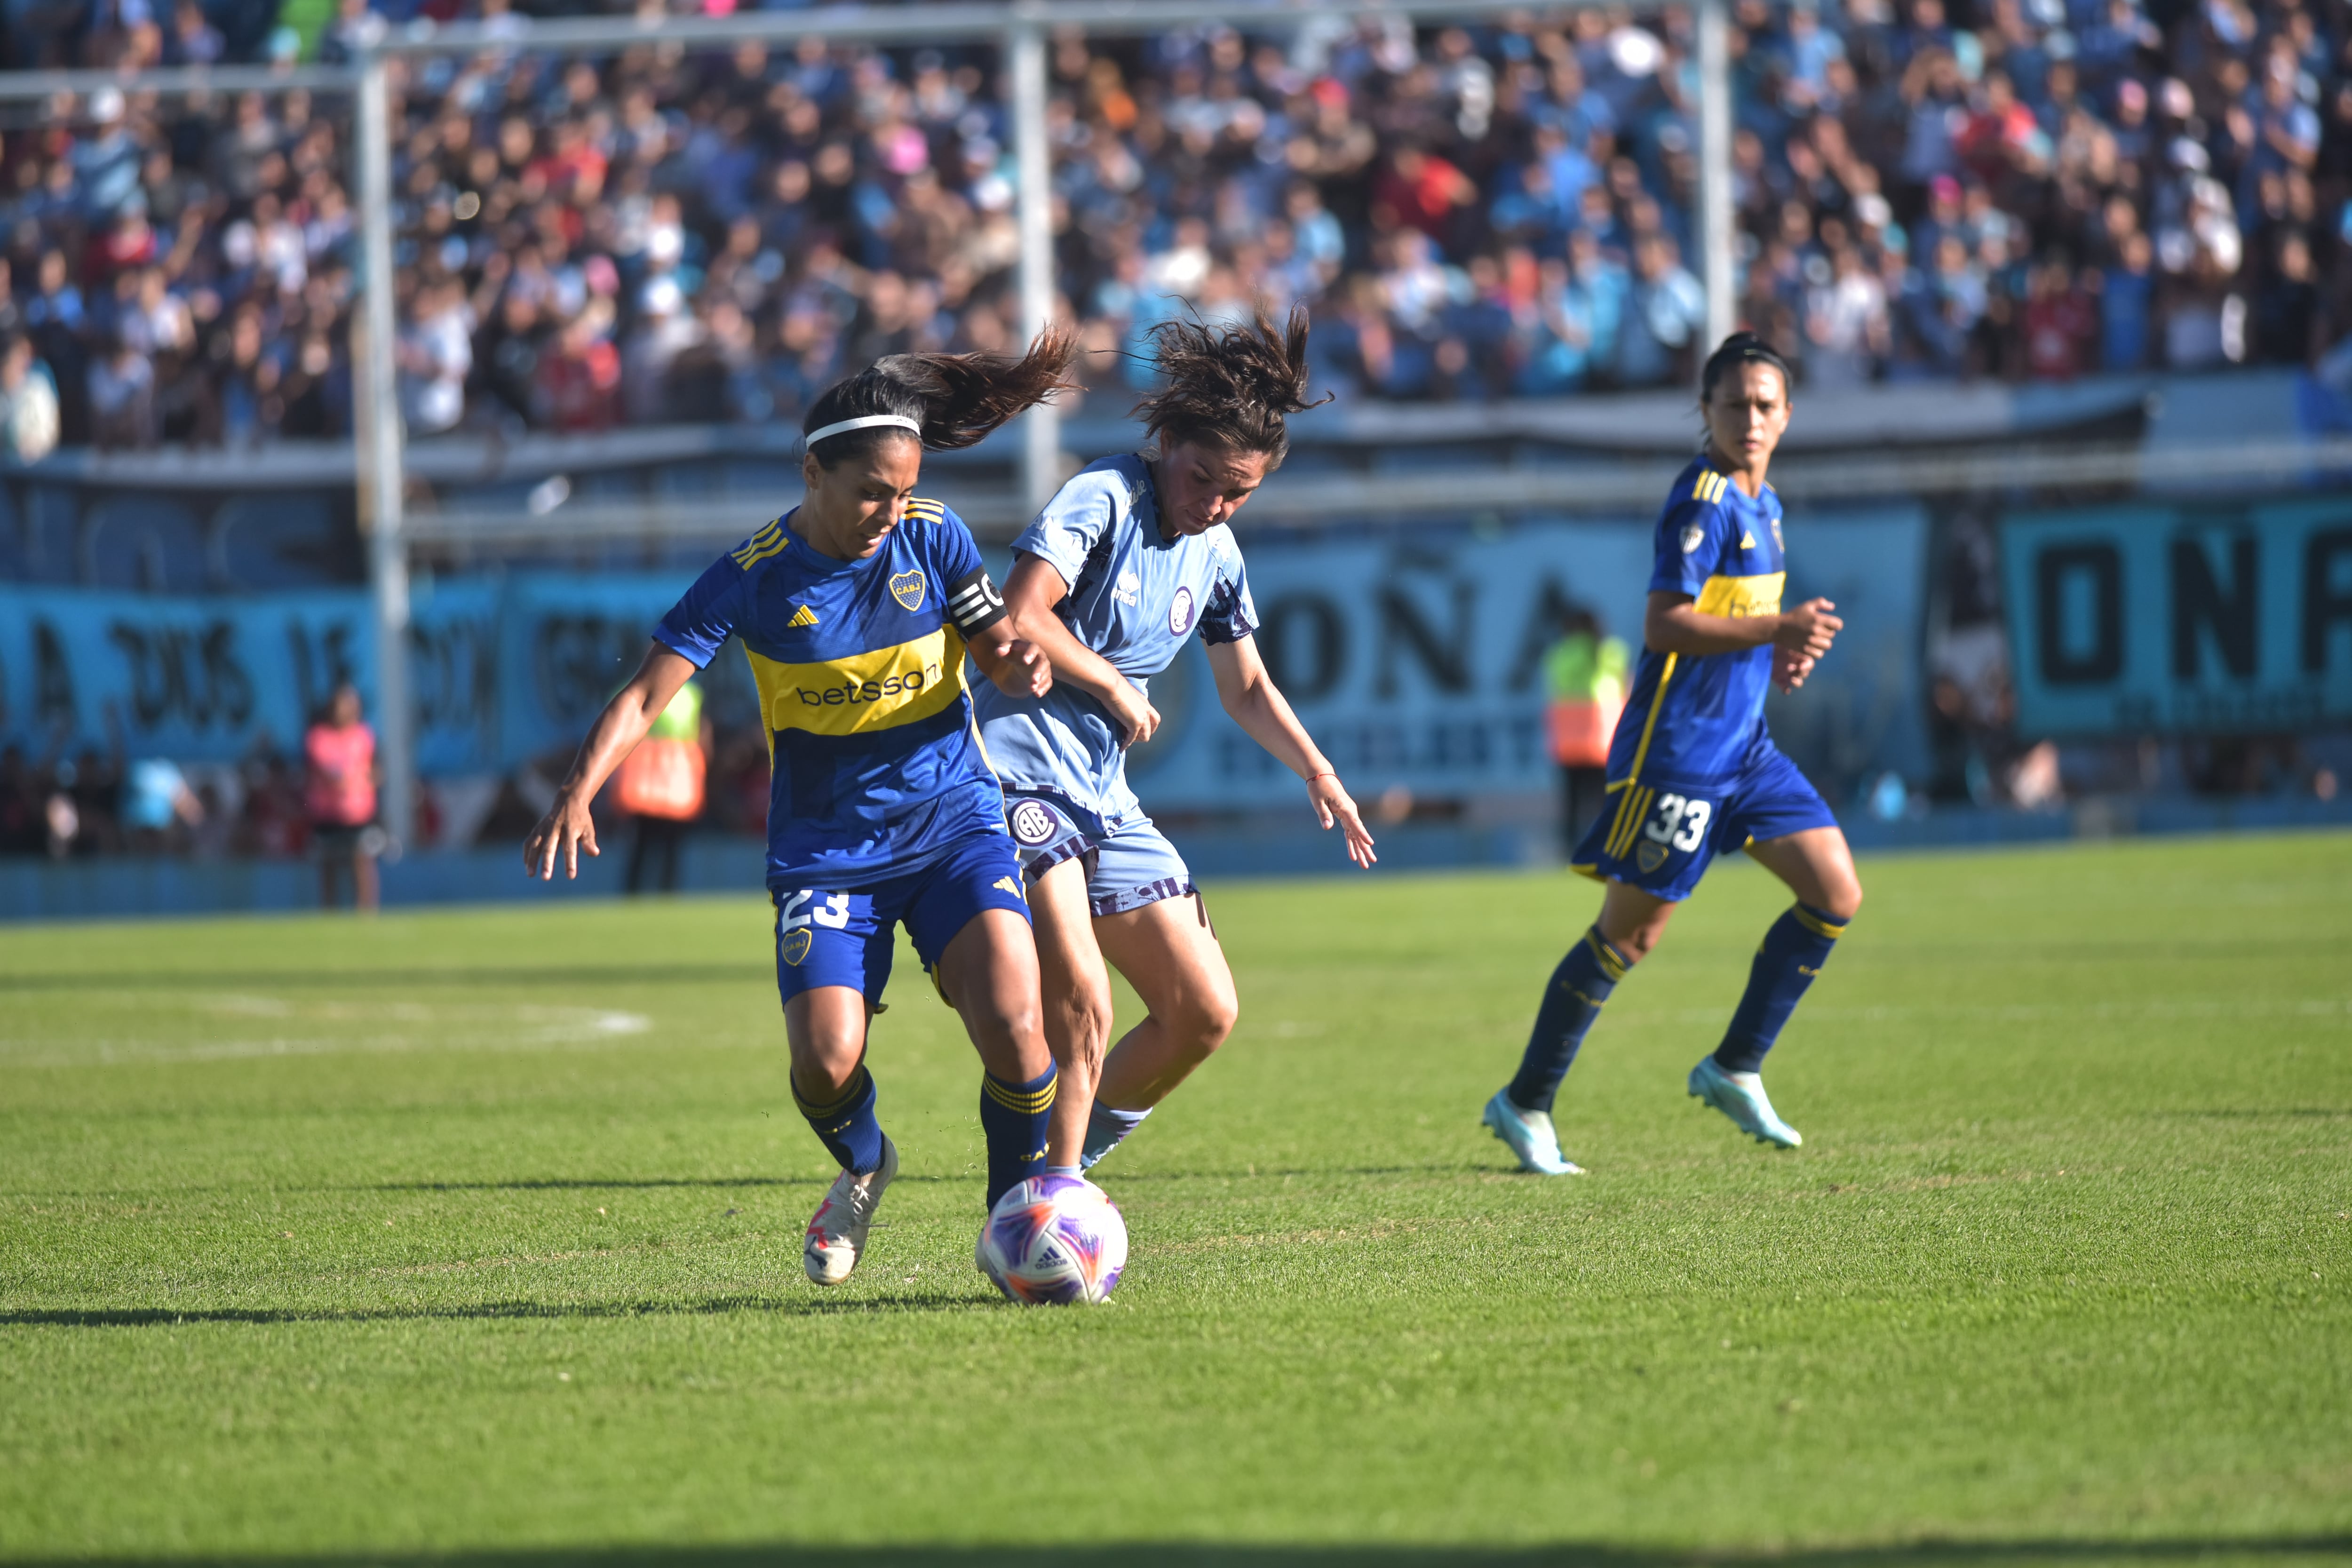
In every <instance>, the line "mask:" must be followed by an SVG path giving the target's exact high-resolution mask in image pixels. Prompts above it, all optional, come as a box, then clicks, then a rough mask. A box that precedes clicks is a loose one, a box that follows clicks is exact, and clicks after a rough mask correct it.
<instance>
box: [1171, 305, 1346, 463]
mask: <svg viewBox="0 0 2352 1568" xmlns="http://www.w3.org/2000/svg"><path fill="white" fill-rule="evenodd" d="M1151 347H1152V353H1151V360H1152V363H1153V364H1154V365H1155V366H1156V367H1158V369H1159V371H1160V374H1161V375H1162V376H1164V377H1165V378H1166V379H1167V384H1166V385H1164V386H1162V387H1161V388H1160V390H1159V391H1158V392H1155V393H1153V394H1152V395H1150V396H1149V397H1147V398H1145V399H1144V400H1143V401H1142V402H1140V403H1139V404H1137V405H1135V416H1136V417H1137V418H1139V419H1141V420H1142V421H1143V424H1144V427H1145V428H1146V429H1148V430H1150V432H1151V435H1152V437H1153V439H1154V440H1156V441H1158V442H1159V444H1160V450H1162V451H1166V450H1167V449H1168V448H1169V447H1178V446H1181V445H1183V444H1184V443H1185V442H1187V441H1198V442H1200V443H1202V445H1203V446H1210V447H1223V448H1224V449H1225V450H1227V451H1230V452H1263V453H1265V455H1266V456H1267V457H1269V458H1272V459H1273V460H1274V461H1275V462H1276V463H1277V464H1278V463H1280V462H1281V461H1282V459H1283V457H1284V455H1285V454H1286V453H1287V452H1288V451H1289V450H1290V434H1289V432H1288V431H1287V430H1286V429H1284V427H1283V423H1282V418H1283V416H1284V415H1286V414H1297V413H1298V412H1299V411H1300V410H1301V409H1306V408H1312V407H1314V406H1316V403H1328V402H1330V401H1331V399H1330V397H1329V396H1328V395H1326V396H1323V397H1320V398H1318V399H1317V400H1316V402H1315V403H1310V402H1308V401H1307V309H1306V307H1305V306H1303V305H1302V306H1297V307H1294V308H1293V309H1292V310H1291V312H1290V321H1289V323H1288V325H1287V326H1286V327H1277V326H1276V325H1275V324H1274V321H1273V319H1272V318H1271V317H1269V316H1267V315H1266V314H1265V311H1263V310H1261V311H1259V312H1258V313H1257V317H1256V320H1255V321H1253V322H1251V323H1250V324H1248V325H1246V326H1228V327H1223V328H1215V327H1211V326H1208V325H1207V324H1206V323H1204V322H1201V321H1162V322H1160V324H1159V325H1158V326H1156V327H1154V328H1152V329H1151Z"/></svg>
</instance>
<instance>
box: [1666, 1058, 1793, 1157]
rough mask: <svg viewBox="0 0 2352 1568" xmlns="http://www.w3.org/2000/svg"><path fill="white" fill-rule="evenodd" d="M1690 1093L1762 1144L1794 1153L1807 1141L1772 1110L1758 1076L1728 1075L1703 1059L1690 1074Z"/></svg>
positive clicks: (1699, 1060)
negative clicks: (1772, 1144) (1790, 1150)
mask: <svg viewBox="0 0 2352 1568" xmlns="http://www.w3.org/2000/svg"><path fill="white" fill-rule="evenodd" d="M1690 1091H1691V1097H1692V1098H1693V1099H1695V1100H1705V1101H1706V1103H1707V1104H1709V1105H1712V1106H1713V1107H1715V1108H1716V1109H1717V1110H1720V1111H1722V1112H1723V1113H1724V1114H1725V1115H1726V1116H1728V1117H1730V1118H1731V1121H1732V1124H1733V1125H1734V1126H1736V1127H1738V1129H1739V1130H1740V1131H1742V1132H1745V1133H1747V1134H1748V1136H1749V1137H1751V1138H1753V1139H1755V1140H1756V1142H1759V1143H1777V1144H1779V1145H1780V1147H1781V1148H1783V1149H1794V1148H1796V1147H1797V1146H1798V1145H1799V1144H1801V1143H1802V1142H1804V1141H1805V1135H1804V1134H1803V1133H1801V1132H1800V1131H1797V1130H1796V1129H1795V1128H1793V1127H1791V1126H1790V1125H1789V1124H1788V1123H1787V1122H1785V1121H1781V1120H1780V1114H1779V1112H1777V1111H1775V1110H1773V1109H1772V1101H1771V1100H1770V1099H1769V1098H1768V1097H1767V1096H1766V1095H1765V1093H1764V1079H1763V1076H1762V1075H1761V1074H1759V1073H1752V1072H1726V1071H1724V1070H1723V1068H1719V1067H1717V1065H1716V1061H1715V1058H1713V1057H1711V1056H1706V1057H1701V1058H1699V1059H1698V1066H1696V1067H1695V1068H1691V1070H1690Z"/></svg>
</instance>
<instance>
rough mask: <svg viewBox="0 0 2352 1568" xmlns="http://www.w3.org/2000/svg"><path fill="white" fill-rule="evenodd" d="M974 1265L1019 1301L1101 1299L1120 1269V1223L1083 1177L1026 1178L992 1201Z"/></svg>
mask: <svg viewBox="0 0 2352 1568" xmlns="http://www.w3.org/2000/svg"><path fill="white" fill-rule="evenodd" d="M979 1254H980V1268H981V1272H982V1273H983V1274H985V1275H987V1276H988V1277H989V1279H992V1280H993V1281H994V1282H995V1285H996V1288H997V1289H1000V1290H1002V1291H1003V1292H1004V1294H1005V1296H1006V1298H1007V1299H1008V1300H1014V1301H1018V1302H1021V1303H1022V1304H1024V1306H1032V1307H1034V1306H1043V1305H1045V1304H1046V1303H1049V1302H1054V1303H1059V1302H1066V1301H1108V1300H1110V1293H1111V1290H1112V1289H1113V1288H1115V1287H1116V1286H1117V1285H1118V1272H1119V1270H1120V1269H1122V1268H1126V1267H1127V1221H1126V1220H1124V1219H1122V1218H1120V1217H1119V1213H1118V1205H1117V1204H1114V1203H1112V1202H1111V1201H1110V1198H1109V1197H1108V1195H1107V1194H1105V1193H1104V1192H1103V1190H1102V1189H1101V1188H1100V1187H1098V1186H1096V1185H1095V1184H1093V1183H1092V1182H1089V1181H1087V1179H1086V1178H1085V1177H1084V1176H1032V1177H1030V1178H1029V1179H1028V1180H1027V1181H1025V1182H1024V1183H1022V1184H1020V1185H1019V1186H1017V1187H1014V1188H1013V1190H1012V1191H1010V1192H1008V1193H1006V1194H1004V1195H1003V1197H1001V1198H999V1199H997V1200H996V1206H995V1207H994V1208H992V1209H991V1210H990V1211H989V1213H988V1223H987V1224H985V1225H983V1226H981V1229H980V1247H979Z"/></svg>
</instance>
